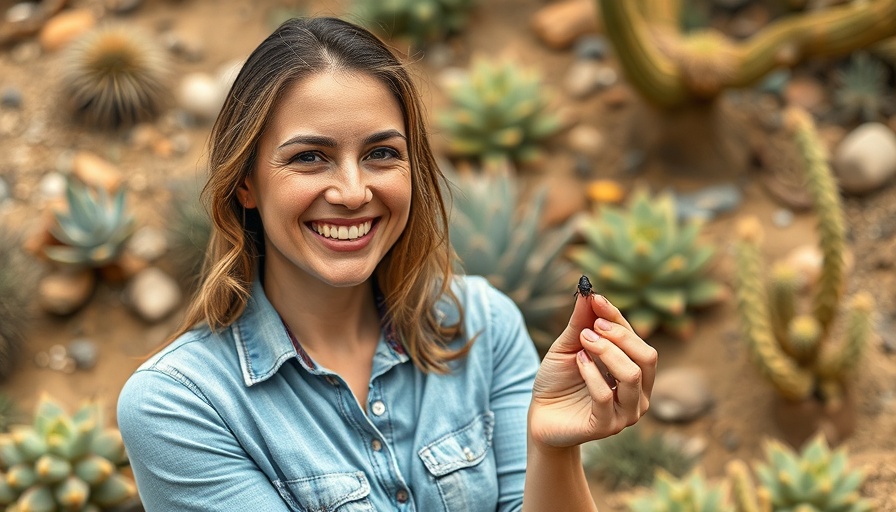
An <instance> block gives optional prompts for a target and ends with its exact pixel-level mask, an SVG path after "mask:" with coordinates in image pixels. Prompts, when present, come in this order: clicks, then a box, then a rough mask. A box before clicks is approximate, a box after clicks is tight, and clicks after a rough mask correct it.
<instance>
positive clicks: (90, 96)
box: [62, 25, 169, 128]
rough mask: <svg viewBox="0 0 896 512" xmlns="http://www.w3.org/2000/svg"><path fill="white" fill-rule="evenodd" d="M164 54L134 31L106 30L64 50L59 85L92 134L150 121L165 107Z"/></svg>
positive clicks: (123, 28) (94, 31) (119, 27)
mask: <svg viewBox="0 0 896 512" xmlns="http://www.w3.org/2000/svg"><path fill="white" fill-rule="evenodd" d="M166 74H167V62H166V56H165V52H164V51H163V50H162V49H161V48H159V47H158V46H157V45H156V44H155V43H154V42H153V41H152V40H151V39H150V38H149V37H147V36H144V35H142V34H141V32H140V31H139V30H138V29H136V27H132V26H126V25H105V26H101V27H98V28H95V29H92V30H91V31H90V32H88V33H87V34H85V35H84V36H81V37H80V38H78V39H77V40H76V41H75V42H73V43H72V44H71V45H70V46H69V47H68V48H67V49H66V53H65V55H64V66H63V68H62V82H63V85H64V91H65V94H66V96H67V101H68V102H69V103H70V104H71V107H72V109H73V110H74V112H75V114H76V116H77V117H79V118H80V119H81V120H83V121H84V122H86V123H87V124H89V125H91V126H95V127H97V128H119V127H125V126H130V125H133V124H136V123H138V122H142V121H148V120H151V119H153V118H154V117H155V116H156V115H157V114H158V113H159V112H160V111H161V110H162V108H163V106H164V104H165V102H166V101H167V96H168V94H169V89H168V88H167V87H166V86H165V78H166Z"/></svg>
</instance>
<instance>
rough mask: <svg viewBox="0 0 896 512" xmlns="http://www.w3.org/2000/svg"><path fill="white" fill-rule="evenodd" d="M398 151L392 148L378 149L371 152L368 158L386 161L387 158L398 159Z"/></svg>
mask: <svg viewBox="0 0 896 512" xmlns="http://www.w3.org/2000/svg"><path fill="white" fill-rule="evenodd" d="M398 156H399V155H398V151H395V150H394V149H391V148H376V149H374V150H373V151H371V152H370V154H369V155H368V158H370V159H371V160H385V159H387V158H397V157H398Z"/></svg>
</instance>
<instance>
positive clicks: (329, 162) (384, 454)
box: [118, 18, 656, 511]
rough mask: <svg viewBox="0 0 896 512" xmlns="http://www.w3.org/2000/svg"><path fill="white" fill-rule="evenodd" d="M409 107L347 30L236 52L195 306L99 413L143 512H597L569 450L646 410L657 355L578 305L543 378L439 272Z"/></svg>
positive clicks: (531, 354)
mask: <svg viewBox="0 0 896 512" xmlns="http://www.w3.org/2000/svg"><path fill="white" fill-rule="evenodd" d="M420 113H421V106H420V100H419V96H418V95H417V92H416V90H415V89H414V86H413V84H412V83H411V81H410V79H409V76H408V74H407V72H406V71H405V70H404V68H403V67H402V66H401V64H400V63H399V61H398V60H397V59H396V58H395V57H394V56H393V55H392V54H391V53H390V52H389V50H388V48H387V47H386V46H385V45H383V43H382V42H380V41H379V40H378V39H376V38H375V37H374V36H373V35H371V34H370V33H369V32H367V31H365V30H363V29H361V28H359V27H356V26H354V25H351V24H349V23H346V22H343V21H340V20H337V19H332V18H311V19H294V20H290V21H288V22H286V23H284V24H283V25H282V26H281V27H279V28H278V29H277V30H276V31H275V32H274V33H273V34H272V35H271V36H270V37H269V38H268V39H266V40H265V41H264V42H263V43H262V44H261V45H260V46H259V47H258V48H257V49H256V50H255V51H254V52H253V53H252V54H251V55H250V56H249V58H248V59H247V61H246V64H245V65H244V67H243V69H242V70H241V72H240V74H239V76H238V77H237V78H236V80H235V82H234V85H233V87H232V90H231V91H230V94H229V95H228V98H227V100H226V102H225V104H224V106H223V108H222V110H221V114H220V115H219V117H218V119H217V121H216V123H215V126H214V128H213V130H212V134H211V139H210V143H211V152H210V165H209V167H210V176H209V180H208V183H207V185H206V188H205V190H204V197H205V199H206V200H207V203H208V205H209V207H210V210H211V214H212V219H213V234H212V240H211V243H210V246H209V250H208V253H207V259H206V264H205V269H204V272H203V281H202V284H201V287H200V290H199V292H198V294H197V296H196V297H195V299H194V301H193V303H192V305H191V308H190V310H189V311H188V314H187V317H186V319H185V322H184V324H183V326H182V327H181V328H180V329H179V330H178V331H177V332H175V333H174V335H173V336H172V337H171V340H170V342H169V343H168V344H167V345H166V346H165V347H163V348H161V349H160V351H159V352H158V353H156V354H154V355H153V356H152V357H151V358H150V359H148V360H147V361H146V362H145V363H144V364H143V365H142V366H141V367H140V368H139V369H138V370H137V371H136V372H135V373H134V375H132V376H131V378H130V379H129V380H128V382H127V383H126V385H125V386H124V388H123V389H122V391H121V395H120V397H119V402H118V423H119V427H120V429H121V432H122V436H123V438H124V440H125V444H126V446H127V450H128V454H129V456H130V460H131V464H132V467H133V469H134V474H135V476H136V479H137V484H138V488H139V492H140V496H141V499H142V501H143V505H144V508H145V509H146V510H148V511H155V510H160V511H169V510H178V511H198V510H244V509H248V508H251V509H252V510H265V511H286V510H296V511H305V510H367V511H370V510H392V509H401V510H425V511H439V510H464V511H478V510H483V511H484V510H490V511H493V510H518V509H520V508H524V509H526V510H572V511H575V510H592V509H593V508H594V503H593V500H592V499H591V496H590V494H589V492H588V486H587V482H586V480H585V477H584V472H583V470H582V466H581V462H580V460H579V445H580V444H581V443H582V442H585V441H588V440H591V439H596V438H600V437H605V436H608V435H612V434H614V433H616V432H618V431H619V430H621V429H622V428H624V427H625V426H627V425H631V424H632V423H634V422H635V421H637V419H638V418H639V417H640V415H641V414H643V412H644V411H645V410H646V409H647V406H648V399H649V396H650V391H651V388H652V385H653V379H654V372H655V367H656V352H655V351H654V350H653V349H652V348H651V347H649V346H648V345H647V344H645V343H644V342H643V341H642V340H641V339H640V338H638V337H637V335H635V334H634V332H633V331H632V329H631V327H630V326H629V324H628V323H627V322H626V321H625V319H624V318H622V316H621V315H620V314H619V311H618V310H617V309H616V308H614V307H613V306H612V305H610V304H609V303H608V302H607V301H606V299H603V298H602V297H600V296H597V295H590V294H588V295H585V294H582V295H580V296H579V295H577V297H576V299H575V307H574V311H573V314H572V317H571V319H570V324H569V327H568V328H567V329H566V330H565V331H564V332H563V333H559V336H558V338H557V341H556V342H555V343H554V346H553V347H552V348H551V350H550V352H549V353H548V354H547V356H546V357H545V358H544V360H543V361H542V363H541V365H539V362H538V358H537V355H536V352H535V349H534V347H533V344H532V342H531V340H530V339H529V338H528V335H527V331H526V328H525V326H524V325H523V321H522V316H521V315H520V312H519V310H518V309H517V307H516V306H515V305H514V303H513V302H512V301H511V300H510V299H509V298H508V297H506V296H504V295H503V294H501V293H500V292H498V291H497V290H496V289H495V288H493V287H491V286H490V285H489V284H488V283H487V281H485V279H483V278H479V277H472V276H458V275H455V274H453V272H452V269H453V252H452V250H451V246H450V244H449V241H448V236H447V232H448V229H447V215H446V208H445V205H444V204H443V202H442V199H441V198H442V194H441V187H442V185H443V182H444V177H443V176H442V173H441V172H440V170H439V168H438V166H437V165H436V163H435V159H434V157H433V154H432V151H431V149H430V146H429V143H428V141H427V138H426V130H425V127H424V126H423V120H422V118H421V114H420ZM598 332H599V333H600V334H599V335H598V334H597V333H598ZM595 361H601V364H605V365H606V367H607V368H608V369H609V371H611V372H612V373H613V375H616V376H618V379H619V383H618V386H616V387H614V388H613V389H611V388H610V387H609V386H608V385H607V384H606V382H605V381H604V380H603V378H602V376H601V372H600V370H599V369H598V366H597V363H595ZM527 446H528V449H527Z"/></svg>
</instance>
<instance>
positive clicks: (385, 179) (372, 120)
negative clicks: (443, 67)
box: [239, 70, 411, 286]
mask: <svg viewBox="0 0 896 512" xmlns="http://www.w3.org/2000/svg"><path fill="white" fill-rule="evenodd" d="M284 92H285V94H284V95H283V97H282V99H281V100H280V102H279V103H278V104H277V105H276V107H275V108H274V111H273V116H272V118H271V119H270V120H269V123H268V126H267V128H266V129H265V131H264V133H262V136H261V139H260V141H259V144H258V153H257V157H256V161H255V166H254V168H253V171H252V173H251V174H250V176H249V177H248V178H247V179H246V181H245V182H244V184H243V186H242V187H240V190H239V198H240V200H241V201H242V202H243V204H244V205H245V206H246V207H248V208H258V212H259V214H260V215H261V219H262V222H263V224H264V231H265V232H264V237H265V255H266V256H265V273H266V276H265V280H266V281H268V280H270V279H271V278H273V279H281V278H288V277H290V274H292V275H293V277H297V278H298V279H299V280H300V281H302V280H306V279H316V280H319V281H323V282H324V283H326V284H329V285H331V286H353V285H357V284H360V283H362V282H364V281H366V280H367V279H368V278H369V277H370V276H371V275H372V273H373V271H374V269H375V268H376V266H377V265H378V264H379V262H380V260H382V259H383V256H385V254H386V253H387V252H388V251H389V249H390V248H391V247H392V245H393V244H394V243H395V241H396V240H397V239H398V237H399V235H401V233H402V231H404V228H405V226H406V225H407V221H408V215H409V213H410V208H411V170H410V163H409V155H408V144H407V134H406V133H405V126H404V117H403V116H402V111H401V107H400V106H399V103H398V101H397V100H396V99H395V97H394V96H393V94H392V93H391V92H390V90H389V89H388V88H387V87H386V86H385V85H383V84H382V83H381V82H379V81H378V80H376V79H375V78H373V77H372V76H370V75H367V74H360V73H353V72H346V71H338V70H337V71H326V72H322V73H319V74H316V75H312V76H310V77H308V78H306V79H304V80H302V81H300V82H298V83H296V84H293V85H292V86H290V87H289V88H288V89H286V91H284ZM291 282H294V281H291Z"/></svg>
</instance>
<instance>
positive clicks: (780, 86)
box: [759, 69, 791, 96]
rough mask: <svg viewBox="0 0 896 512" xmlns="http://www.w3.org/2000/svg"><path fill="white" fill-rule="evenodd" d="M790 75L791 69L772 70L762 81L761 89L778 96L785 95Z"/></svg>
mask: <svg viewBox="0 0 896 512" xmlns="http://www.w3.org/2000/svg"><path fill="white" fill-rule="evenodd" d="M790 76H791V73H790V70H789V69H780V70H777V71H772V72H771V73H769V74H768V75H766V77H765V79H763V80H762V82H760V84H759V91H760V92H764V93H767V94H774V95H776V96H784V90H785V89H786V88H787V83H788V82H790Z"/></svg>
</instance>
